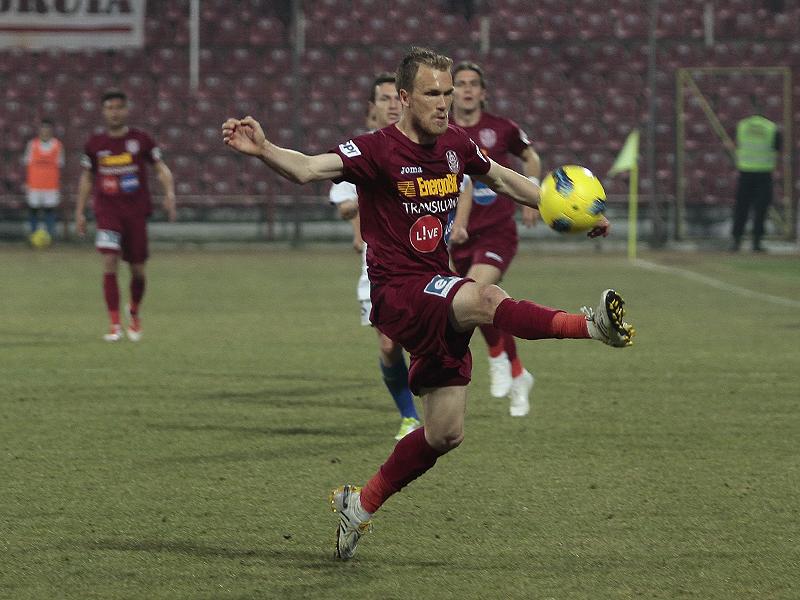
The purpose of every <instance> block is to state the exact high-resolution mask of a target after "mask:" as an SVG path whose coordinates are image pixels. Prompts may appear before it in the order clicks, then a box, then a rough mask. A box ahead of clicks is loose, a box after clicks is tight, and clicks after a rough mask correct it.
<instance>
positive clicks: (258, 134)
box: [222, 116, 267, 156]
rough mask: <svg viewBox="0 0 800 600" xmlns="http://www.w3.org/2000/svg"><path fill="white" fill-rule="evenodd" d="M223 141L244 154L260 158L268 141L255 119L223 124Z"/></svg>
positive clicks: (236, 120)
mask: <svg viewBox="0 0 800 600" xmlns="http://www.w3.org/2000/svg"><path fill="white" fill-rule="evenodd" d="M222 140H223V141H224V142H225V144H226V145H228V146H230V147H231V148H233V149H234V150H238V151H239V152H241V153H242V154H251V155H253V156H258V155H259V154H260V153H261V150H262V148H263V147H264V143H265V142H266V141H267V138H266V136H265V135H264V130H263V129H261V125H260V124H259V122H258V121H256V120H255V119H254V118H253V117H250V116H247V117H245V118H244V119H228V120H227V121H225V122H224V123H223V124H222Z"/></svg>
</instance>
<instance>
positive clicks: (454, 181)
mask: <svg viewBox="0 0 800 600" xmlns="http://www.w3.org/2000/svg"><path fill="white" fill-rule="evenodd" d="M456 160H458V159H456ZM417 187H419V195H420V196H423V197H424V196H440V197H441V196H449V195H450V194H457V193H458V176H457V175H455V174H450V175H446V176H444V177H440V178H438V179H423V178H422V177H417Z"/></svg>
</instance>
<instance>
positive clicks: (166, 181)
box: [155, 160, 178, 223]
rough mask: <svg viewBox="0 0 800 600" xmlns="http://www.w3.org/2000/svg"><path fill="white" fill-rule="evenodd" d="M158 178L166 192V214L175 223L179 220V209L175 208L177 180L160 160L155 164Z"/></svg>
mask: <svg viewBox="0 0 800 600" xmlns="http://www.w3.org/2000/svg"><path fill="white" fill-rule="evenodd" d="M155 171H156V177H158V181H159V183H160V184H161V188H162V189H163V190H164V212H165V213H166V215H167V220H168V221H169V222H170V223H174V222H175V220H176V219H177V218H178V214H177V209H176V208H175V206H176V204H175V180H174V178H173V177H172V171H170V170H169V167H168V166H167V165H166V164H165V163H164V161H163V160H159V161H158V162H157V163H156V164H155Z"/></svg>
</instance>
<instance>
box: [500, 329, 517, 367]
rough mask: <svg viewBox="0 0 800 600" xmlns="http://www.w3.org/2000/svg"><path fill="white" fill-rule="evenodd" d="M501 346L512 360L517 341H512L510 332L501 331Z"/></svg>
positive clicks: (512, 337)
mask: <svg viewBox="0 0 800 600" xmlns="http://www.w3.org/2000/svg"><path fill="white" fill-rule="evenodd" d="M503 348H505V351H506V354H508V360H509V361H510V362H513V361H514V360H516V358H517V343H516V342H515V341H514V336H513V335H511V334H510V333H505V332H504V333H503Z"/></svg>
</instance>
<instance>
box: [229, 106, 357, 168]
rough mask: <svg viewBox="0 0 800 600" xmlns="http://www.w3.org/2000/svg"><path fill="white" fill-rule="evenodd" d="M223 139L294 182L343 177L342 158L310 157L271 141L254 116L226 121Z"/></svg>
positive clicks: (325, 155)
mask: <svg viewBox="0 0 800 600" xmlns="http://www.w3.org/2000/svg"><path fill="white" fill-rule="evenodd" d="M222 139H223V141H224V142H225V144H226V145H227V146H230V147H231V148H233V149H234V150H237V151H238V152H241V153H242V154H249V155H250V156H256V157H258V158H259V159H260V160H261V161H262V162H263V163H264V164H266V165H267V166H268V167H269V168H270V169H272V170H273V171H275V172H276V173H278V174H279V175H281V176H282V177H285V178H286V179H288V180H289V181H293V182H294V183H308V182H309V181H322V180H324V179H333V178H335V177H339V176H340V175H342V169H343V168H344V164H343V163H342V159H341V158H340V157H339V156H338V155H337V154H333V153H329V154H318V155H316V156H309V155H307V154H303V153H302V152H297V151H295V150H289V149H288V148H281V147H280V146H276V145H275V144H273V143H272V142H270V141H269V140H268V139H267V137H266V135H264V130H263V129H262V128H261V124H260V123H259V122H258V121H256V120H255V119H254V118H253V117H245V118H244V119H228V120H227V121H225V122H224V123H223V124H222Z"/></svg>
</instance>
